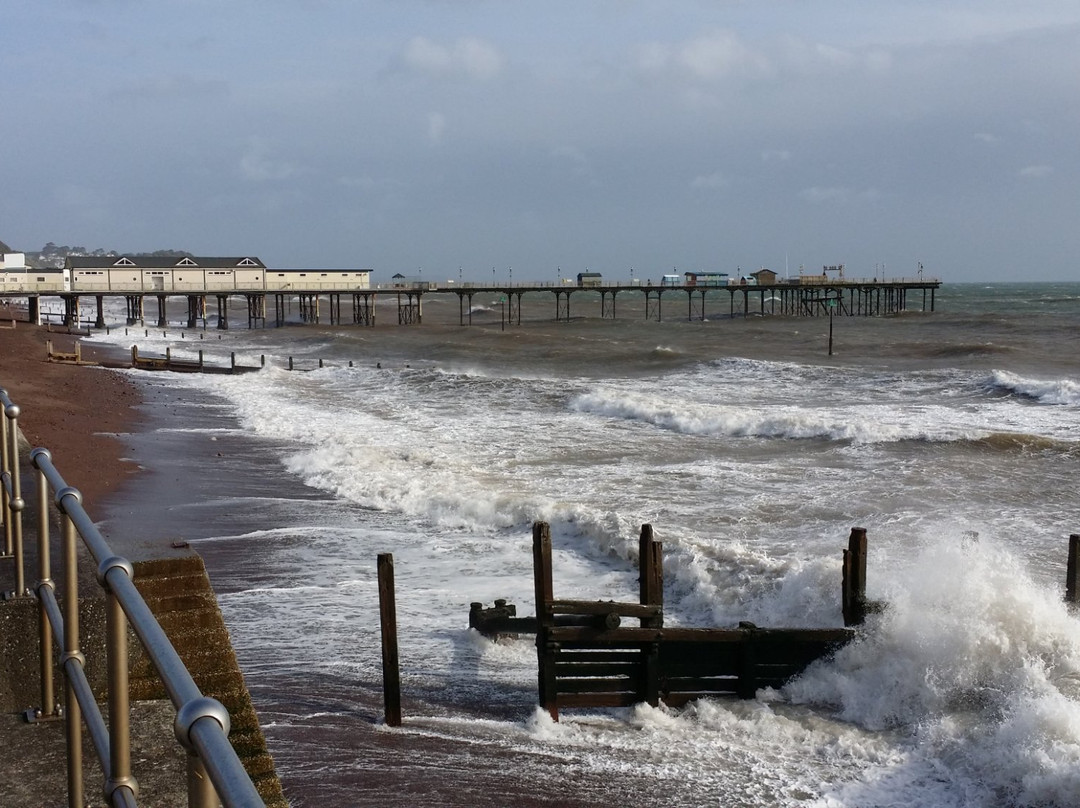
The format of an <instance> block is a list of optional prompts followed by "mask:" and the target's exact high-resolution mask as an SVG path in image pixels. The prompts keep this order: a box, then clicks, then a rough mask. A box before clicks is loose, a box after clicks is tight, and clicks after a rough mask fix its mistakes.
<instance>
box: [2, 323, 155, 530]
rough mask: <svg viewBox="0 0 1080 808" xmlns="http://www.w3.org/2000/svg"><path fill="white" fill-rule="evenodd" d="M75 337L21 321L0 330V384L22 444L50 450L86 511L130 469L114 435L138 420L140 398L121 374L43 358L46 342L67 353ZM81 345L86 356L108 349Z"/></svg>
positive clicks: (118, 486)
mask: <svg viewBox="0 0 1080 808" xmlns="http://www.w3.org/2000/svg"><path fill="white" fill-rule="evenodd" d="M78 339H79V337H78V336H77V335H73V334H65V333H58V332H55V331H49V330H47V329H46V328H45V327H43V326H35V325H29V324H27V323H24V322H19V323H18V324H17V325H16V326H15V327H14V328H11V327H4V328H2V329H0V387H3V388H4V389H5V390H7V391H8V395H9V397H10V398H11V401H12V402H13V403H14V404H17V405H18V406H19V409H20V413H19V429H20V431H21V432H22V434H23V435H24V436H25V438H26V440H27V442H28V443H29V444H30V448H32V449H33V448H37V447H44V448H47V449H48V450H49V451H50V452H52V455H53V462H54V463H55V465H56V468H57V469H58V470H59V471H60V473H61V474H62V475H63V477H64V480H65V481H66V482H67V483H68V484H69V485H71V486H73V487H75V488H77V489H79V491H80V492H81V493H82V495H83V501H84V503H86V505H87V507H88V510H90V511H91V513H92V512H93V509H94V508H95V506H101V505H103V504H104V501H105V500H107V499H111V498H112V497H114V496H116V495H117V494H119V493H120V492H121V490H122V489H123V487H124V484H125V482H126V481H127V480H128V478H129V477H130V476H131V475H133V474H134V473H135V472H136V471H137V470H138V466H137V464H136V463H134V462H132V461H131V459H130V458H128V457H127V454H128V451H127V446H126V444H125V443H124V440H123V438H122V436H123V435H125V434H128V433H131V432H133V431H135V430H138V429H139V428H140V427H142V426H144V425H145V423H146V417H145V415H144V413H143V412H142V411H141V410H140V409H139V408H140V406H141V405H142V404H143V403H144V401H145V397H144V396H143V393H142V391H141V390H140V389H139V386H138V385H137V384H136V383H135V382H133V381H132V380H131V379H129V378H127V377H126V376H125V375H124V374H122V373H117V372H115V371H112V370H107V369H104V368H94V367H89V368H88V367H85V366H82V367H80V366H77V365H68V364H63V363H58V362H49V361H48V360H47V359H46V347H45V343H46V341H48V340H52V342H53V346H54V348H55V349H57V350H61V351H69V350H74V348H73V347H72V346H74V344H75V342H76V341H77V340H78ZM82 350H83V356H84V358H85V359H86V360H89V361H93V360H94V359H96V358H104V357H106V356H111V355H112V354H113V352H112V351H109V350H107V349H103V348H101V347H99V346H92V345H88V344H84V345H83V348H82Z"/></svg>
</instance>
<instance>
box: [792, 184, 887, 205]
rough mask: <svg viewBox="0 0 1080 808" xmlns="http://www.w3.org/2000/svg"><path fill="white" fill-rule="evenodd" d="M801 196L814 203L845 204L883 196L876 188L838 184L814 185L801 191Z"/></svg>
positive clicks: (872, 199) (868, 200)
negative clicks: (858, 188) (847, 186)
mask: <svg viewBox="0 0 1080 808" xmlns="http://www.w3.org/2000/svg"><path fill="white" fill-rule="evenodd" d="M799 198H800V199H802V200H803V201H805V202H809V203H810V204H812V205H821V204H827V203H837V204H845V203H847V202H851V201H862V202H871V201H874V200H876V199H880V198H881V194H880V193H879V192H878V190H877V189H876V188H866V189H864V190H862V191H859V190H857V189H855V188H844V187H838V186H832V187H822V186H814V187H811V188H804V189H803V190H801V191H799Z"/></svg>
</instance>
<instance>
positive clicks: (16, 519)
mask: <svg viewBox="0 0 1080 808" xmlns="http://www.w3.org/2000/svg"><path fill="white" fill-rule="evenodd" d="M0 404H3V406H4V423H3V424H0V483H2V484H0V489H2V491H0V519H2V520H3V521H4V556H5V557H7V558H12V559H14V561H15V589H14V590H13V592H12V593H11V595H12V597H22V596H23V595H25V594H27V592H26V577H25V574H24V572H23V540H22V511H23V508H24V507H25V506H26V503H25V502H24V501H23V498H22V490H21V487H20V482H19V406H18V405H17V404H13V403H12V402H11V399H10V398H9V397H8V392H7V390H4V389H3V388H0Z"/></svg>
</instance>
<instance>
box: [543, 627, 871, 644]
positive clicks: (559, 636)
mask: <svg viewBox="0 0 1080 808" xmlns="http://www.w3.org/2000/svg"><path fill="white" fill-rule="evenodd" d="M757 632H758V634H759V635H760V636H761V637H763V638H765V639H766V640H767V641H772V640H779V641H783V642H836V643H844V642H848V641H849V640H850V639H851V638H852V637H853V636H854V633H853V632H852V630H851V629H843V628H827V629H809V628H807V629H803V628H793V629H764V628H763V629H757ZM549 634H550V637H551V639H552V640H557V641H559V642H573V641H581V642H586V643H595V644H596V647H604V646H609V647H610V646H617V645H619V644H620V643H621V644H624V645H626V646H632V645H635V644H639V643H646V642H664V643H668V642H692V643H702V644H706V645H707V644H710V643H740V642H743V641H744V638H745V637H746V634H747V630H746V629H738V628H736V629H725V628H661V629H653V628H633V627H630V628H617V629H613V630H611V631H596V630H595V629H589V628H577V627H572V626H556V627H554V628H552V629H551V630H550V632H549Z"/></svg>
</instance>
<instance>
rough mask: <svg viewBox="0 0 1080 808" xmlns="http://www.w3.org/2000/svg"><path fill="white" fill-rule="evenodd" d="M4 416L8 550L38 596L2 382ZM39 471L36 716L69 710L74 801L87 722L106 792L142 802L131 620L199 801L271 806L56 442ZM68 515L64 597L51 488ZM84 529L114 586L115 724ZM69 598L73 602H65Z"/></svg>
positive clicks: (74, 803)
mask: <svg viewBox="0 0 1080 808" xmlns="http://www.w3.org/2000/svg"><path fill="white" fill-rule="evenodd" d="M0 404H3V406H4V416H5V417H4V423H3V425H2V428H0V434H2V439H0V451H2V454H3V461H2V468H0V476H2V479H3V513H2V518H3V520H4V538H5V549H6V550H8V551H10V552H9V554H10V555H12V556H14V560H15V568H16V569H15V580H16V585H15V592H14V595H15V596H28V595H29V594H30V593H29V592H28V591H27V590H26V589H25V584H24V580H23V579H24V573H23V569H22V566H23V558H22V511H23V509H24V505H25V503H24V502H23V500H22V498H21V492H20V488H19V451H18V426H17V418H18V415H19V408H18V407H17V406H16V405H14V404H12V403H11V400H10V398H8V394H7V391H6V390H3V389H0ZM30 461H31V463H32V464H33V467H34V468H35V469H36V470H37V477H38V481H37V482H38V485H37V493H38V498H39V506H38V537H37V538H38V545H37V547H38V582H37V584H36V585H35V586H34V587H33V593H34V594H35V595H36V596H37V599H38V603H39V607H40V608H39V625H40V647H41V660H40V671H41V707H40V708H38V709H37V710H34V711H29V712H30V713H32V715H30V714H28V716H27V718H28V720H33V718H34V717H38V718H43V717H46V716H50V717H59V716H60V715H61V713H63V717H64V720H65V723H66V739H67V764H68V805H69V806H71V807H72V808H83V806H84V805H85V804H86V803H85V799H84V788H83V777H82V731H83V723H85V725H86V729H87V731H88V732H89V735H90V740H91V742H92V743H93V746H94V750H95V751H96V752H97V756H98V759H99V761H100V763H101V768H102V771H103V772H104V773H105V784H104V788H103V794H104V796H105V799H106V800H107V801H108V802H109V804H110V805H112V806H114V808H128V806H136V805H137V802H136V798H137V797H138V790H139V789H138V783H137V782H136V780H135V777H134V776H133V774H132V770H131V732H130V695H129V688H128V684H129V680H128V673H129V672H128V664H129V659H128V627H129V626H130V627H131V629H132V630H134V632H135V635H136V636H137V637H138V638H139V641H140V642H141V643H142V646H143V649H144V650H145V653H146V656H147V657H148V658H149V659H150V661H151V663H152V664H153V666H154V669H155V670H156V671H157V673H158V675H159V676H160V677H161V681H162V682H163V684H164V686H165V690H166V692H167V693H168V695H169V699H170V701H171V702H172V704H173V707H174V708H175V709H176V719H175V721H174V722H173V730H174V733H175V735H176V739H177V741H178V742H179V743H180V744H181V745H182V746H183V747H184V748H185V749H186V750H187V752H188V755H187V792H188V805H189V806H190V808H214V807H215V806H218V805H225V806H228V808H233V806H244V807H245V808H246V807H247V806H264V805H265V804H264V802H263V800H262V798H261V797H260V796H259V794H258V792H257V791H256V789H255V786H254V784H253V783H252V782H251V778H250V777H248V774H247V772H246V771H245V769H244V766H243V764H242V763H241V762H240V759H239V758H238V757H237V755H236V752H235V750H234V749H233V748H232V745H231V744H230V743H229V737H228V736H229V728H230V721H229V713H228V711H227V710H226V709H225V707H224V706H222V704H221V703H220V702H218V701H216V700H215V699H212V698H209V697H206V696H204V695H203V694H202V693H201V692H200V690H199V688H198V686H197V685H196V684H195V681H194V679H192V677H191V674H190V673H189V672H188V670H187V668H186V667H185V665H184V663H183V661H182V660H181V659H180V656H179V654H177V652H176V649H175V648H173V645H172V643H171V642H170V641H169V638H168V637H167V636H166V634H165V632H164V630H163V629H162V628H161V626H160V625H159V624H158V622H157V619H156V618H155V617H154V615H153V613H152V612H151V611H150V608H149V606H147V604H146V601H145V600H143V597H142V595H141V594H140V593H139V591H138V590H137V589H136V588H135V584H134V581H133V574H134V569H133V567H132V564H131V562H130V561H128V559H126V558H123V557H121V556H118V555H117V554H116V553H114V552H113V551H112V548H110V547H109V545H108V543H107V542H106V541H105V539H104V537H102V535H101V533H100V531H99V530H98V529H97V527H96V526H95V525H94V523H93V521H92V520H91V519H90V517H89V516H88V515H87V513H86V510H85V509H84V508H83V504H82V494H81V493H80V492H79V491H78V490H77V489H75V488H72V487H71V486H69V485H67V483H66V482H64V479H63V477H61V476H60V473H59V472H58V471H57V469H56V467H55V466H54V465H53V462H52V454H51V453H50V452H49V450H48V449H43V448H37V449H34V450H33V451H31V452H30ZM50 492H52V495H53V502H54V504H55V505H56V508H57V511H58V512H59V514H60V533H61V558H63V560H64V564H63V566H64V580H63V581H62V593H61V598H60V602H59V603H58V601H57V595H56V584H55V582H54V581H53V580H52V577H51V569H50V562H49V494H50ZM77 537H81V538H82V541H83V544H84V545H85V547H86V549H87V550H88V551H89V553H90V555H91V557H92V558H93V561H94V563H96V564H97V570H96V572H97V581H98V583H99V584H100V585H101V587H102V588H103V589H104V590H105V595H106V608H105V642H106V649H105V650H106V666H107V669H108V670H107V681H108V702H107V708H108V712H109V721H108V725H107V726H106V723H105V721H104V719H103V717H102V714H101V710H100V709H99V707H98V704H97V702H96V700H95V698H94V694H93V692H92V690H91V687H90V684H89V681H88V680H87V677H86V671H85V665H86V657H85V656H84V655H83V653H82V650H81V649H80V639H79V582H78V552H77V550H78V547H77ZM61 605H62V606H63V610H61ZM54 641H55V643H56V645H57V646H58V647H59V648H60V651H61V655H60V666H61V668H62V670H63V673H64V678H65V682H66V702H65V703H66V705H67V709H66V711H61V710H60V709H59V707H58V705H57V704H56V700H55V695H54V693H53V655H52V643H53V642H54Z"/></svg>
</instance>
